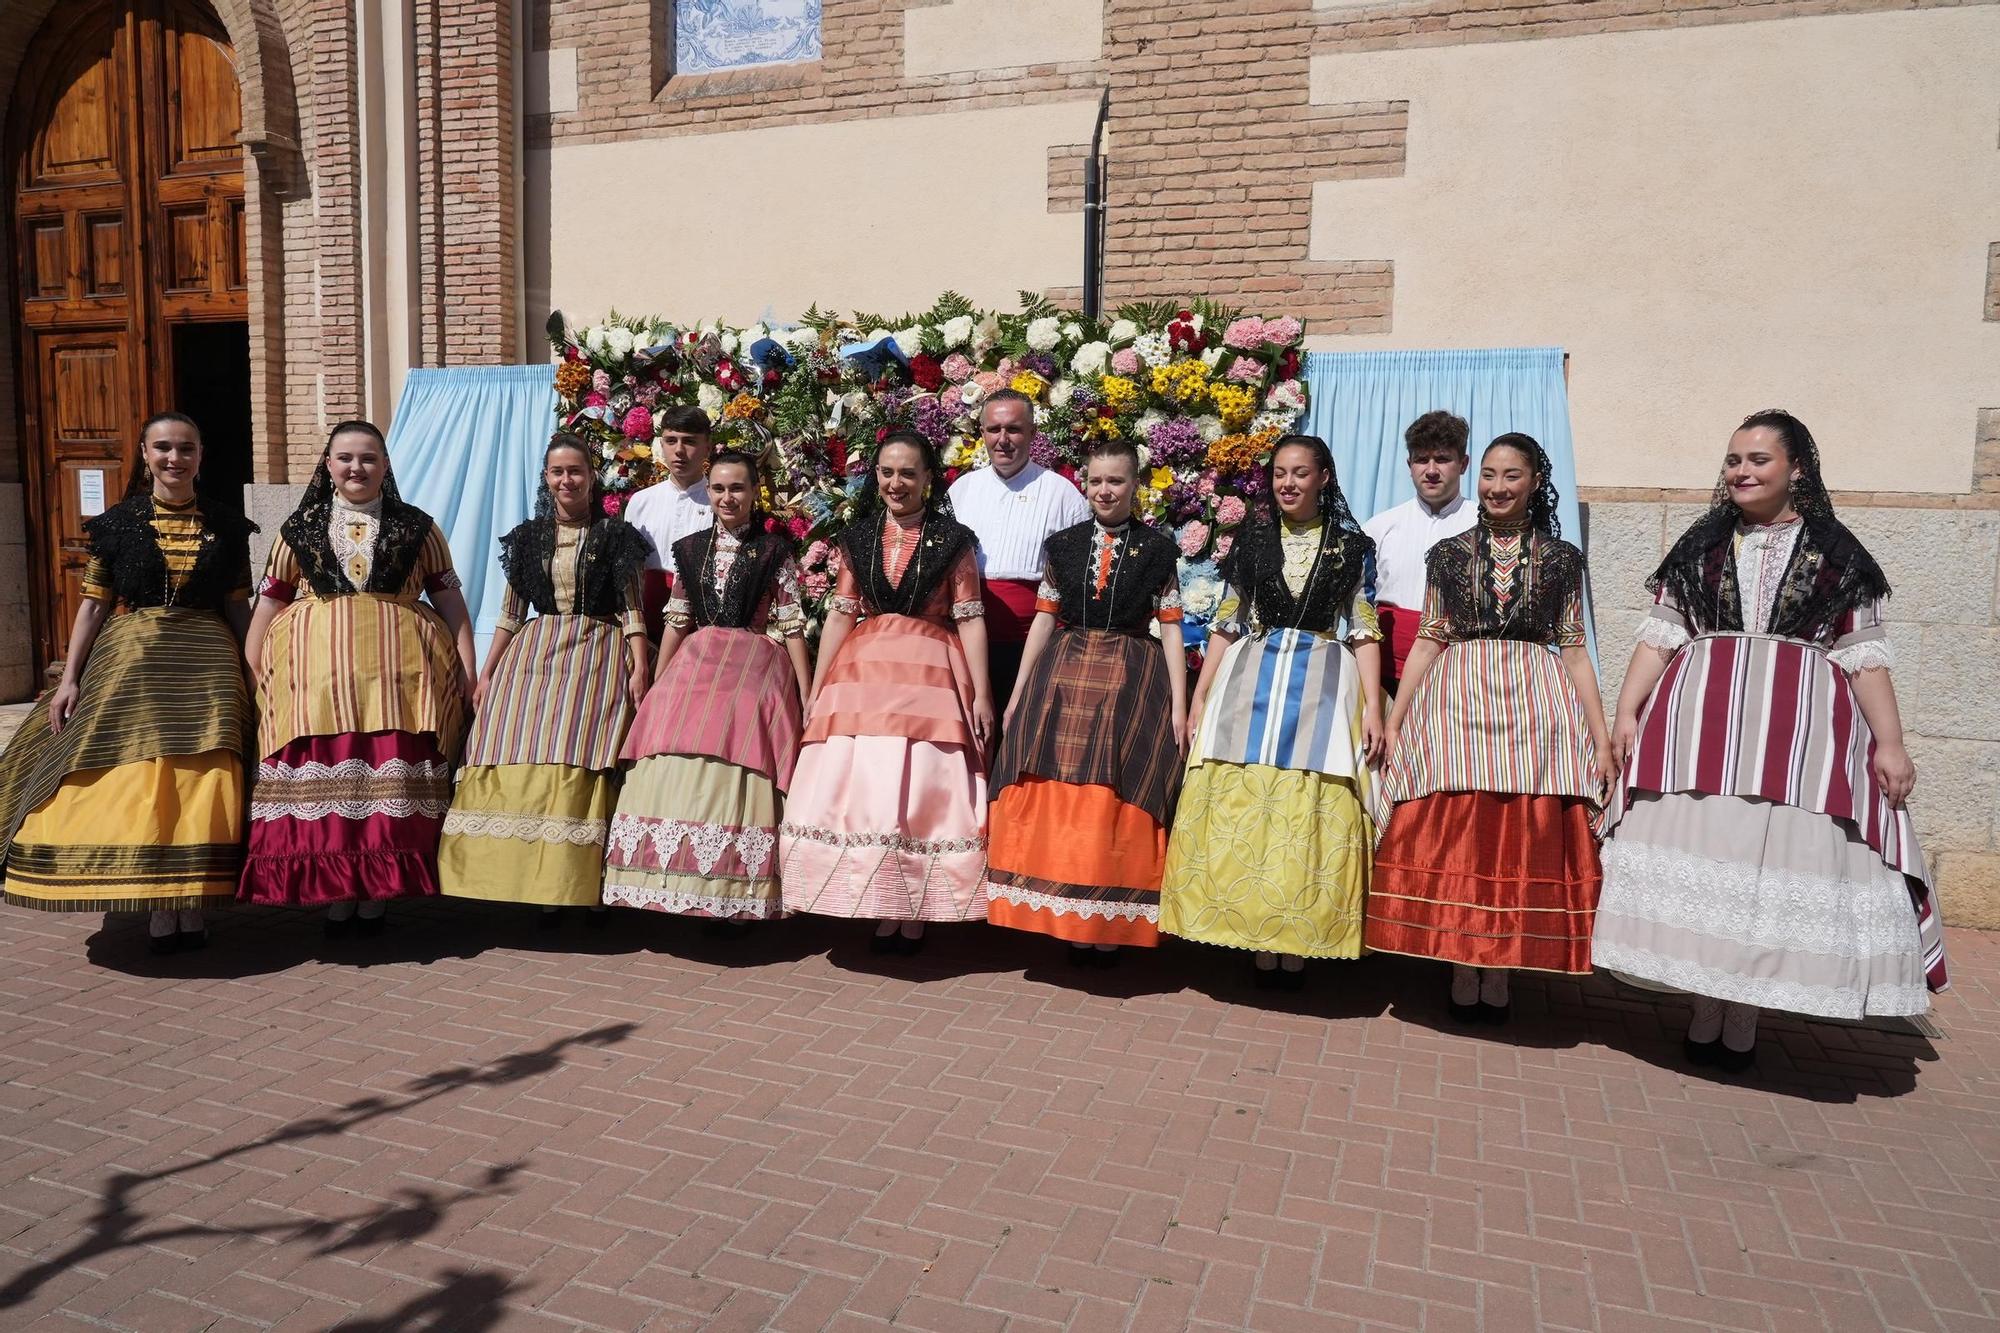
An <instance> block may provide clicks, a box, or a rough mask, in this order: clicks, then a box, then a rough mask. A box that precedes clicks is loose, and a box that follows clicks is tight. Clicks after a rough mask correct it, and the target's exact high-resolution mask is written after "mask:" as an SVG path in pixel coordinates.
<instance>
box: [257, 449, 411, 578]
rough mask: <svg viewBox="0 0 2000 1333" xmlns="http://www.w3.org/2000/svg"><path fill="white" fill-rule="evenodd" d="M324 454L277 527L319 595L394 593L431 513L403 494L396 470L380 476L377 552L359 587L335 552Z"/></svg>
mask: <svg viewBox="0 0 2000 1333" xmlns="http://www.w3.org/2000/svg"><path fill="white" fill-rule="evenodd" d="M326 458H327V456H326V454H324V453H322V454H321V455H320V456H319V467H318V468H317V469H316V470H315V471H314V472H313V475H312V480H311V481H310V482H308V483H306V493H305V494H304V495H303V496H302V497H300V499H299V507H298V508H297V509H294V510H293V511H292V514H291V517H290V518H287V519H286V520H285V521H284V523H283V524H281V525H280V526H279V528H278V531H279V533H281V534H282V535H283V536H284V539H285V545H287V546H289V547H291V548H292V554H293V555H295V556H297V557H298V561H299V570H300V572H301V573H302V574H303V576H304V578H305V581H306V584H307V586H309V587H310V588H311V589H312V590H313V591H314V592H315V593H317V594H319V595H320V596H321V597H340V596H343V595H345V594H347V593H355V592H374V593H386V594H388V595H390V596H394V595H396V594H397V593H400V592H401V591H402V590H403V585H404V584H405V583H406V582H408V581H409V578H410V571H411V570H413V569H415V568H416V567H417V561H418V560H419V559H421V558H422V556H423V553H424V540H425V538H427V537H429V536H430V535H431V528H432V527H433V526H434V525H433V524H432V522H431V516H430V515H429V514H426V513H425V512H424V511H423V510H421V509H419V508H417V507H416V506H415V505H413V504H407V503H405V502H404V500H403V494H402V492H401V491H399V490H398V489H397V488H396V474H395V473H394V472H391V473H389V474H388V475H387V476H386V477H384V478H383V479H382V516H381V519H380V520H379V522H378V525H377V527H376V536H375V554H374V560H373V564H372V565H371V566H370V568H369V571H368V586H367V587H365V588H357V587H355V586H354V583H353V581H352V580H351V579H349V578H348V577H347V571H346V570H345V569H344V568H342V567H341V563H340V559H339V557H337V556H336V555H334V553H333V538H332V536H331V535H330V534H329V529H330V528H331V526H332V523H333V508H334V505H333V474H332V473H331V472H328V471H327V467H326Z"/></svg>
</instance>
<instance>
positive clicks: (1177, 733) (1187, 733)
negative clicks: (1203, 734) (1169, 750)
mask: <svg viewBox="0 0 2000 1333" xmlns="http://www.w3.org/2000/svg"><path fill="white" fill-rule="evenodd" d="M1196 730H1197V727H1196V725H1195V722H1194V720H1193V719H1192V718H1190V717H1189V716H1188V715H1187V714H1186V713H1184V712H1182V711H1181V710H1180V709H1178V708H1176V709H1174V748H1175V749H1177V750H1179V751H1180V752H1181V753H1182V754H1186V753H1187V752H1188V751H1189V750H1190V749H1192V748H1193V747H1194V733H1195V731H1196Z"/></svg>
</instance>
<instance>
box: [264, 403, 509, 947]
mask: <svg viewBox="0 0 2000 1333" xmlns="http://www.w3.org/2000/svg"><path fill="white" fill-rule="evenodd" d="M266 569H267V572H266V573H265V576H264V582H263V584H262V585H261V586H260V588H259V590H258V592H259V596H258V600H257V610H256V613H255V614H254V615H253V616H252V618H251V621H250V634H249V638H248V641H247V642H246V644H245V655H246V656H247V657H248V658H249V661H250V669H251V672H252V673H253V674H254V675H255V676H256V677H257V752H258V754H259V755H260V756H262V758H261V760H260V762H259V763H258V766H257V781H256V785H255V787H254V788H253V790H252V793H251V802H250V853H249V857H248V859H247V860H246V862H245V864H244V867H243V883H242V887H241V888H240V889H239V890H238V892H237V897H238V898H239V899H241V900H242V901H244V902H252V903H264V904H269V905H274V906H283V907H325V908H326V909H327V918H326V919H327V933H328V934H329V935H332V936H340V935H345V934H346V933H348V932H349V931H350V930H353V929H357V928H358V929H360V930H361V931H363V932H364V933H366V934H375V933H377V932H379V931H380V930H381V929H382V925H383V921H384V914H385V913H386V911H387V906H388V902H389V900H390V899H392V898H401V897H406V896H429V895H434V894H436V893H437V892H438V870H437V847H438V834H439V832H440V830H441V829H442V827H443V825H444V817H445V812H446V811H447V810H448V809H449V808H450V807H451V764H452V760H453V758H454V757H455V756H456V755H457V753H458V747H459V743H460V742H461V741H462V740H463V739H464V736H465V717H466V705H467V702H468V700H469V698H470V695H471V687H472V621H471V618H470V617H469V616H468V615H467V614H466V610H465V597H464V595H463V594H462V593H461V592H460V591H459V582H458V574H457V573H456V572H455V571H454V570H453V568H452V564H451V549H450V548H449V547H448V546H446V545H445V540H444V534H443V533H442V532H439V531H438V528H437V524H435V523H433V522H432V521H431V517H430V515H429V514H426V513H425V512H424V511H423V510H421V509H418V508H416V507H415V506H414V505H410V504H406V503H404V501H403V498H402V496H401V494H400V493H399V492H398V491H397V489H396V481H395V477H394V475H393V474H392V473H391V472H390V470H389V454H388V449H387V447H386V445H385V444H384V441H383V439H382V432H381V431H379V430H377V429H376V428H375V427H374V426H372V425H370V424H369V423H368V422H365V421H347V422H342V423H341V424H340V425H338V426H335V427H334V428H333V434H332V435H331V436H330V437H329V438H328V440H327V447H326V452H325V453H324V454H323V455H321V457H320V463H319V468H318V470H316V471H315V472H314V473H313V478H312V481H311V482H310V483H309V484H308V485H307V486H306V493H305V496H304V498H303V499H302V500H301V501H300V502H299V507H298V509H297V510H295V511H294V512H293V513H292V516H291V517H290V518H288V519H286V520H285V523H284V526H283V528H282V529H280V532H279V536H278V540H277V541H276V542H274V543H273V544H272V546H271V557H270V562H269V564H268V565H267V567H266ZM420 598H428V599H429V600H430V605H428V606H426V605H424V604H423V602H421V601H420V600H419V599H420Z"/></svg>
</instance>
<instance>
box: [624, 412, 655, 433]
mask: <svg viewBox="0 0 2000 1333" xmlns="http://www.w3.org/2000/svg"><path fill="white" fill-rule="evenodd" d="M618 429H619V430H621V431H623V432H624V435H625V438H626V439H628V440H650V439H652V438H653V414H652V413H651V412H648V411H647V410H646V409H645V408H643V407H634V408H633V409H632V410H631V411H629V412H627V413H626V414H625V421H624V423H623V424H622V425H620V426H619V428H618Z"/></svg>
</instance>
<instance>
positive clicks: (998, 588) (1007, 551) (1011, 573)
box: [951, 389, 1090, 714]
mask: <svg viewBox="0 0 2000 1333" xmlns="http://www.w3.org/2000/svg"><path fill="white" fill-rule="evenodd" d="M979 433H980V436H981V437H982V438H983V439H984V440H985V441H986V456H987V458H988V459H990V460H991V461H992V466H991V467H983V468H980V469H979V470H978V471H976V472H968V473H966V474H965V475H964V476H962V477H960V478H959V479H958V480H957V481H955V482H953V483H952V486H951V507H952V510H953V511H954V512H955V513H956V514H957V515H958V521H959V522H961V523H963V524H965V526H966V527H968V528H971V529H972V532H973V535H974V536H976V537H978V538H979V582H980V591H981V593H982V600H983V601H984V602H985V603H986V642H987V650H986V651H987V674H988V676H989V677H990V678H991V680H992V683H993V711H994V713H996V714H1004V713H1005V712H1006V711H1007V701H1008V700H1009V699H1010V698H1012V697H1013V694H1014V677H1015V676H1016V675H1018V674H1019V673H1020V670H1021V649H1022V648H1023V647H1024V646H1026V644H1027V642H1028V626H1029V625H1030V624H1031V623H1032V622H1033V621H1034V619H1035V589H1036V588H1037V587H1038V586H1039V585H1040V584H1041V579H1042V543H1043V542H1045V541H1047V540H1048V539H1049V537H1050V536H1051V535H1052V534H1054V533H1057V532H1061V531H1062V530H1063V529H1064V528H1067V527H1073V526H1074V525H1076V524H1078V523H1081V522H1083V521H1084V520H1085V519H1087V518H1089V517H1090V505H1089V503H1088V502H1087V501H1085V500H1084V498H1083V492H1082V491H1080V490H1078V489H1077V486H1076V483H1075V482H1073V481H1071V480H1069V479H1068V478H1067V477H1064V476H1063V475H1062V474H1060V473H1057V472H1051V471H1049V470H1048V469H1047V468H1045V467H1043V466H1041V464H1039V463H1035V462H1033V461H1031V460H1030V459H1029V457H1028V450H1029V449H1030V447H1032V446H1033V444H1034V442H1035V404H1034V401H1033V400H1032V399H1030V398H1029V397H1028V396H1027V395H1026V394H1023V393H1017V392H1015V391H1014V390H1012V389H996V390H995V391H994V392H993V393H992V394H990V395H988V397H987V399H986V401H985V402H984V403H982V404H980V408H979Z"/></svg>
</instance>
